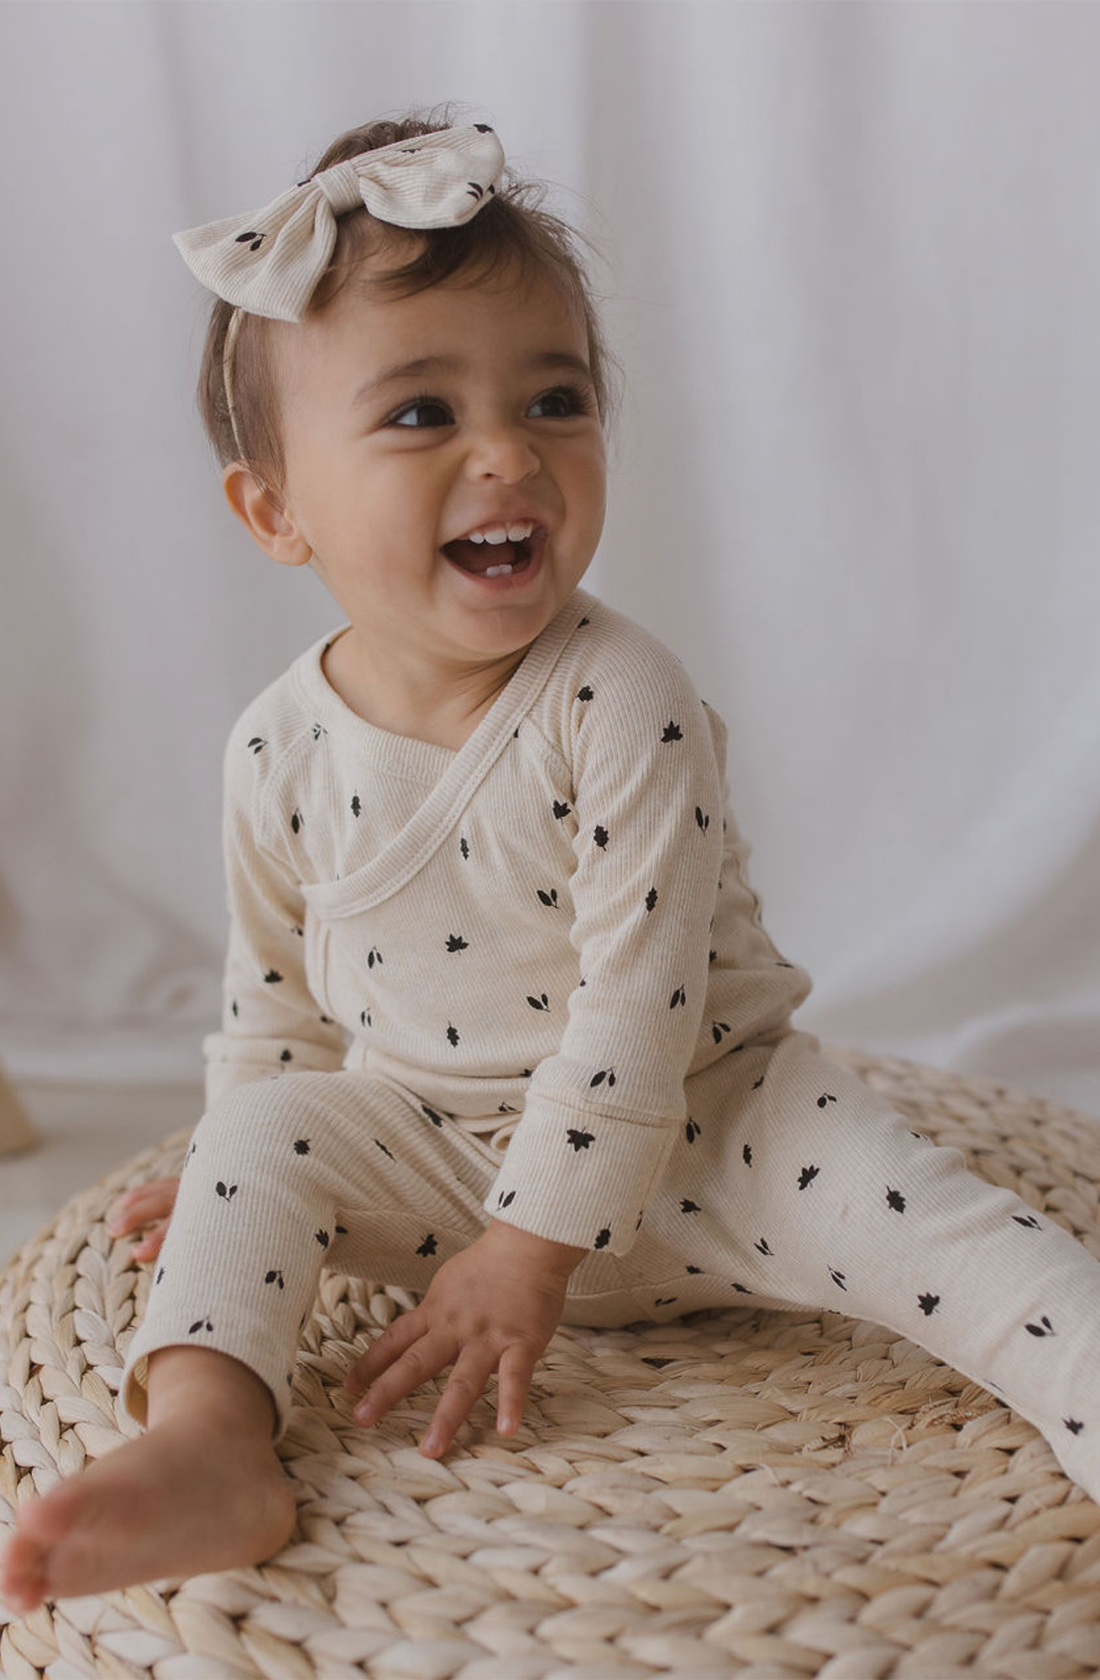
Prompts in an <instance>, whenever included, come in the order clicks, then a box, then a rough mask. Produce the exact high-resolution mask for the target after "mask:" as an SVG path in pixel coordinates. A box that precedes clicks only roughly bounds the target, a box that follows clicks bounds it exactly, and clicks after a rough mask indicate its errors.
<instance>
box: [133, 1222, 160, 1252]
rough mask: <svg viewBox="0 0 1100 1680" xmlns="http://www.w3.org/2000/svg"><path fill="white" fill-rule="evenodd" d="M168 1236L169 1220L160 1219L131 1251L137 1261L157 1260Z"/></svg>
mask: <svg viewBox="0 0 1100 1680" xmlns="http://www.w3.org/2000/svg"><path fill="white" fill-rule="evenodd" d="M167 1235H168V1221H167V1219H158V1220H157V1222H156V1224H155V1225H154V1226H153V1229H152V1230H151V1231H146V1233H145V1235H144V1236H143V1237H142V1239H141V1241H140V1242H137V1243H135V1244H134V1246H133V1248H132V1249H131V1250H130V1252H131V1254H132V1255H133V1257H134V1259H135V1260H155V1259H156V1257H157V1255H158V1254H159V1253H160V1251H161V1248H162V1246H163V1244H164V1239H165V1237H166V1236H167Z"/></svg>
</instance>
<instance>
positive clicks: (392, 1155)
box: [374, 1138, 394, 1161]
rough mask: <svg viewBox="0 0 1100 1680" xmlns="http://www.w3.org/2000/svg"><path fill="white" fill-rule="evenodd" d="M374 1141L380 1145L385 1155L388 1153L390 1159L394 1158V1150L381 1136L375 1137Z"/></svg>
mask: <svg viewBox="0 0 1100 1680" xmlns="http://www.w3.org/2000/svg"><path fill="white" fill-rule="evenodd" d="M374 1141H375V1143H376V1144H377V1145H378V1147H379V1149H380V1150H381V1151H382V1153H383V1155H388V1156H389V1158H390V1160H391V1161H392V1160H393V1159H394V1153H393V1150H392V1149H387V1148H386V1146H385V1144H384V1143H383V1142H382V1139H381V1138H375V1140H374Z"/></svg>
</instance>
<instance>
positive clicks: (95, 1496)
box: [0, 1417, 295, 1614]
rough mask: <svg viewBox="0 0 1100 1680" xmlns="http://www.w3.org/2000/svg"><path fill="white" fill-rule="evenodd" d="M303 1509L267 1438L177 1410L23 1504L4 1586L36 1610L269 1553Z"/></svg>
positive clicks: (4, 1567) (6, 1594) (11, 1600)
mask: <svg viewBox="0 0 1100 1680" xmlns="http://www.w3.org/2000/svg"><path fill="white" fill-rule="evenodd" d="M294 1512H295V1500H294V1491H293V1489H292V1487H291V1485H290V1483H289V1481H288V1480H287V1478H286V1475H285V1473H284V1471H283V1469H282V1466H281V1464H280V1462H279V1459H278V1457H277V1456H276V1453H275V1449H274V1448H273V1447H272V1445H271V1443H270V1441H269V1440H267V1439H263V1438H260V1437H257V1436H256V1435H254V1434H250V1433H248V1432H245V1431H232V1432H228V1433H227V1432H224V1431H215V1430H212V1429H211V1427H210V1422H209V1420H206V1422H205V1424H202V1425H197V1424H196V1423H194V1422H191V1421H189V1420H187V1419H181V1418H176V1417H173V1418H171V1419H167V1420H165V1421H164V1422H161V1423H158V1424H156V1425H155V1426H154V1427H152V1428H150V1429H148V1430H146V1432H145V1433H144V1434H143V1435H140V1436H139V1437H138V1438H137V1439H136V1440H132V1441H127V1442H126V1443H125V1445H123V1446H121V1447H116V1448H115V1449H114V1450H113V1451H112V1452H110V1453H108V1454H107V1455H106V1456H105V1457H104V1458H101V1459H97V1460H96V1462H95V1463H94V1464H92V1465H89V1467H88V1468H87V1469H86V1470H83V1471H81V1472H80V1474H79V1475H75V1476H69V1477H66V1478H65V1480H63V1481H62V1482H60V1483H58V1485H57V1486H56V1487H53V1488H51V1489H50V1491H49V1493H47V1494H45V1495H43V1496H42V1497H41V1498H36V1499H31V1500H28V1501H27V1503H26V1504H24V1505H22V1506H20V1508H19V1512H18V1516H17V1519H16V1530H15V1534H14V1537H13V1538H12V1540H11V1541H10V1543H9V1545H8V1548H7V1551H6V1552H5V1553H4V1555H3V1558H0V1597H3V1598H4V1599H5V1600H6V1602H7V1603H8V1604H9V1605H10V1606H11V1607H12V1608H14V1609H15V1610H16V1611H17V1612H18V1613H19V1614H26V1612H27V1611H29V1610H33V1609H34V1608H35V1607H36V1606H37V1605H39V1604H41V1603H42V1601H43V1600H44V1599H46V1598H73V1597H79V1596H81V1595H83V1594H85V1593H99V1592H110V1591H111V1590H112V1589H113V1588H116V1587H125V1586H130V1585H132V1584H133V1583H135V1582H137V1581H156V1580H160V1579H161V1578H162V1577H164V1576H181V1575H199V1574H204V1573H205V1572H206V1571H208V1570H213V1569H236V1568H241V1567H243V1566H244V1565H247V1564H250V1563H260V1562H261V1561H262V1560H263V1559H265V1558H268V1557H270V1556H271V1555H272V1553H273V1552H276V1551H278V1549H279V1547H280V1546H282V1545H283V1544H285V1542H286V1541H287V1540H288V1539H289V1537H290V1534H291V1531H292V1529H293V1527H294Z"/></svg>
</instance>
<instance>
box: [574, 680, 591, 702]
mask: <svg viewBox="0 0 1100 1680" xmlns="http://www.w3.org/2000/svg"><path fill="white" fill-rule="evenodd" d="M591 698H592V688H591V685H590V684H589V683H585V685H584V687H583V688H578V690H577V699H578V700H591Z"/></svg>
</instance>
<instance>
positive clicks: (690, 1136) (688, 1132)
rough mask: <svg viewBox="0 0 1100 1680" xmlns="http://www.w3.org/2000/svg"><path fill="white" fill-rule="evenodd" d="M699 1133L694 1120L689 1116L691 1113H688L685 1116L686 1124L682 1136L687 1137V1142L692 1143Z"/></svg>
mask: <svg viewBox="0 0 1100 1680" xmlns="http://www.w3.org/2000/svg"><path fill="white" fill-rule="evenodd" d="M700 1135H701V1134H700V1130H699V1127H698V1126H697V1125H696V1124H695V1121H694V1120H693V1119H692V1118H691V1115H690V1114H689V1115H688V1118H687V1124H686V1125H685V1127H684V1136H685V1137H686V1138H687V1140H688V1142H689V1143H694V1142H695V1139H696V1138H697V1137H699V1136H700Z"/></svg>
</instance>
